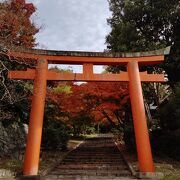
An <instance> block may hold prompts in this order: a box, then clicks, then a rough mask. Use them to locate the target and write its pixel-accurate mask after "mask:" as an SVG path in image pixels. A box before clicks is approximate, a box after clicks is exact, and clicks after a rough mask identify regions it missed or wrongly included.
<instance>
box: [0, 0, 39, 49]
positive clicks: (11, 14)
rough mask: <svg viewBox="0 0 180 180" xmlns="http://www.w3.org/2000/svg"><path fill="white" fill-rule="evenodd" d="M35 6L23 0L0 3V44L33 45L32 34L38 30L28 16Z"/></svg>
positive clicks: (30, 46) (7, 45)
mask: <svg viewBox="0 0 180 180" xmlns="http://www.w3.org/2000/svg"><path fill="white" fill-rule="evenodd" d="M35 10H36V8H35V7H34V5H33V4H32V3H26V1H25V0H9V1H5V2H1V3H0V44H1V45H3V46H5V47H11V46H23V47H26V48H32V47H33V46H34V45H35V37H34V35H35V34H36V33H37V32H38V31H39V29H38V28H37V27H36V26H35V24H34V23H33V22H32V21H31V19H30V16H31V15H32V14H33V13H34V12H35Z"/></svg>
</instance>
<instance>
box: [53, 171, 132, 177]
mask: <svg viewBox="0 0 180 180" xmlns="http://www.w3.org/2000/svg"><path fill="white" fill-rule="evenodd" d="M51 174H53V175H95V176H130V175H131V173H130V172H129V170H111V171H106V170H73V169H70V170H61V171H59V170H58V169H57V170H54V171H53V172H52V173H51Z"/></svg>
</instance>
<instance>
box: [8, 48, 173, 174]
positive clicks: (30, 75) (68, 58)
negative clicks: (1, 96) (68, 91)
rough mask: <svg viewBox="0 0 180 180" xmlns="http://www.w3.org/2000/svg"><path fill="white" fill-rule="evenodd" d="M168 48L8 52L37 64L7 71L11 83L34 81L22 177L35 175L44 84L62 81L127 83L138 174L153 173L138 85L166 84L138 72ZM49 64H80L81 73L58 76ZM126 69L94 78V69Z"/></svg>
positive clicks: (160, 76)
mask: <svg viewBox="0 0 180 180" xmlns="http://www.w3.org/2000/svg"><path fill="white" fill-rule="evenodd" d="M169 50H170V48H169V47H168V48H165V49H161V50H157V51H151V52H137V53H106V52H105V53H99V52H77V51H52V50H38V49H32V50H27V49H18V50H13V51H10V52H9V54H8V55H9V56H10V57H11V58H16V59H23V60H26V61H28V60H35V61H37V67H36V69H27V71H10V72H9V74H8V77H9V78H10V79H32V80H34V93H33V99H32V107H31V114H30V122H29V133H28V138H27V146H26V152H25V159H24V170H23V175H24V176H36V175H37V174H38V166H39V156H40V146H41V136H42V127H43V115H44V105H45V96H46V85H47V80H64V81H128V82H129V92H130V99H131V106H132V114H133V123H134V131H135V138H136V146H137V154H138V161H139V170H140V172H143V173H153V172H154V171H155V170H154V164H153V158H152V152H151V146H150V141H149V133H148V128H147V122H146V115H145V109H144V101H143V93H142V87H141V82H165V78H164V75H163V74H148V73H147V72H139V66H141V65H153V64H157V63H160V62H162V61H163V60H164V55H167V54H169ZM48 64H78V65H79V64H82V65H83V73H82V74H80V73H71V74H67V73H58V72H55V71H52V70H48ZM120 64H121V65H125V66H127V72H121V73H119V74H94V73H93V65H120Z"/></svg>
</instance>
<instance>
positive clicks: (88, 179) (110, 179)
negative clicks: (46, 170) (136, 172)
mask: <svg viewBox="0 0 180 180" xmlns="http://www.w3.org/2000/svg"><path fill="white" fill-rule="evenodd" d="M132 179H134V180H135V178H133V177H131V176H121V177H116V176H84V175H83V176H82V175H76V176H71V175H68V176H67V175H59V176H56V175H49V176H47V177H46V178H45V180H132Z"/></svg>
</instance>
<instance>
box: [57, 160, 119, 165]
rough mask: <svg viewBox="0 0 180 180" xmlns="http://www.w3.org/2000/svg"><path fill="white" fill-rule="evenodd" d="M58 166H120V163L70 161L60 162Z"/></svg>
mask: <svg viewBox="0 0 180 180" xmlns="http://www.w3.org/2000/svg"><path fill="white" fill-rule="evenodd" d="M60 164H63V165H67V164H75V165H78V164H96V165H99V166H100V165H117V166H118V165H119V164H121V162H91V163H90V162H83V163H82V162H76V161H75V162H71V161H69V162H68V161H65V160H64V161H63V162H61V163H60Z"/></svg>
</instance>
